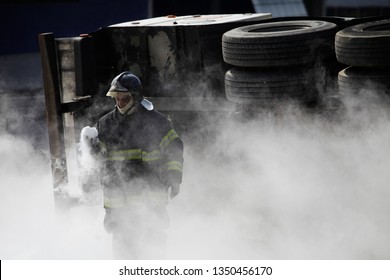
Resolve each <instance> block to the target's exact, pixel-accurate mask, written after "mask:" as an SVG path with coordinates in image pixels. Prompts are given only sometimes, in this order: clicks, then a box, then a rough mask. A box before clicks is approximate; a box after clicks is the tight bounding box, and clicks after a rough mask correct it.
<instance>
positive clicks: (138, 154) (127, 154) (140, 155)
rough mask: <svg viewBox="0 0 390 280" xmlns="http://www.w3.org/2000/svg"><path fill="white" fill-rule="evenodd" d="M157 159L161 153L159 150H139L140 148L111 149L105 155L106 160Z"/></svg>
mask: <svg viewBox="0 0 390 280" xmlns="http://www.w3.org/2000/svg"><path fill="white" fill-rule="evenodd" d="M159 159H161V153H160V151H159V150H154V151H151V152H146V151H141V150H140V149H133V150H121V151H111V152H110V153H109V154H108V156H107V160H112V161H123V160H143V161H155V160H159Z"/></svg>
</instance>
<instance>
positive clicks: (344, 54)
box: [335, 19, 390, 67]
mask: <svg viewBox="0 0 390 280" xmlns="http://www.w3.org/2000/svg"><path fill="white" fill-rule="evenodd" d="M335 50H336V57H337V60H338V61H340V62H341V63H344V64H346V65H351V66H366V67H372V66H390V19H386V20H379V21H372V22H365V23H361V24H357V25H353V26H350V27H347V28H345V29H343V30H341V31H339V32H337V33H336V37H335Z"/></svg>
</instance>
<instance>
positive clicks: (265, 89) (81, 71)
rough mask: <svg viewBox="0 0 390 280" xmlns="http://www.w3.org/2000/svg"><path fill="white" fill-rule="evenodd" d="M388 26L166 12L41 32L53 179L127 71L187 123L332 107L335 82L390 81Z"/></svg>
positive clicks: (62, 173)
mask: <svg viewBox="0 0 390 280" xmlns="http://www.w3.org/2000/svg"><path fill="white" fill-rule="evenodd" d="M356 26H358V27H356ZM389 26H390V22H389V20H388V19H386V18H382V17H377V18H368V19H367V18H363V19H351V18H348V19H347V18H328V17H324V18H308V17H300V18H275V19H274V18H272V16H271V14H269V13H261V14H229V15H194V16H180V17H176V16H166V17H158V18H151V19H145V20H139V21H130V22H124V23H119V24H115V25H111V26H108V27H104V28H101V29H99V30H97V31H94V32H91V33H88V34H81V35H80V36H77V37H71V38H55V37H54V34H52V33H43V34H40V35H39V42H40V50H41V57H42V67H43V76H44V89H45V101H46V112H47V120H48V128H49V143H50V154H51V163H52V171H53V182H54V183H53V184H54V188H55V190H59V189H61V186H64V185H66V184H67V183H68V179H69V177H71V176H70V174H69V172H75V173H77V170H76V171H71V170H70V168H68V166H69V164H67V163H69V162H70V161H73V162H77V149H76V147H77V142H78V137H79V133H80V131H81V129H82V128H83V127H84V126H86V125H91V124H93V123H94V122H95V121H96V120H97V119H98V118H99V117H100V116H101V115H102V114H104V113H105V112H107V111H109V110H111V108H110V105H109V103H108V102H107V101H106V97H105V93H106V91H107V89H108V88H109V85H110V82H111V80H112V78H113V77H114V76H116V75H117V74H118V73H120V72H122V71H131V72H133V73H135V74H136V75H137V76H138V77H140V79H141V81H142V84H143V87H144V91H145V93H144V95H145V96H146V98H147V99H149V100H150V101H152V102H153V104H154V106H155V107H156V108H157V109H158V110H159V111H162V112H164V113H167V114H169V115H170V116H171V118H172V120H173V121H174V122H175V125H177V126H179V127H180V128H179V130H180V129H181V130H183V131H186V130H188V128H189V127H193V126H192V123H191V122H192V120H193V118H197V117H199V116H201V115H202V114H204V113H207V114H210V113H217V114H218V113H222V114H224V113H226V112H232V111H241V112H253V111H256V110H268V109H270V108H273V107H274V106H275V105H276V106H277V105H278V104H279V103H284V102H288V103H294V104H299V105H300V106H301V105H302V106H304V107H307V108H315V109H316V110H329V109H332V110H333V109H334V107H333V105H334V104H339V103H338V102H336V103H334V102H333V101H334V100H335V99H337V97H338V90H337V85H338V83H337V82H339V84H340V86H341V87H343V88H344V89H345V88H346V87H347V89H346V90H356V89H359V88H360V86H356V81H359V82H362V81H364V80H365V79H364V77H367V79H374V80H375V81H379V82H380V83H382V84H383V85H384V87H385V88H388V84H389V82H388V81H389V80H390V79H389V75H388V73H389V71H388V67H390V61H389V60H390V55H389V53H390V51H389V49H390V47H389V45H390V43H389V40H390V39H389V37H390V34H389V30H390V28H389ZM361 49H362V50H363V51H362V52H361V51H360V50H361ZM346 67H348V68H346ZM351 67H352V68H351ZM353 67H355V68H357V67H358V69H354V68H353ZM366 67H369V68H366ZM373 67H380V68H379V69H380V71H379V70H378V71H373V70H372V68H373ZM365 73H368V74H367V76H364V75H365ZM362 76H363V78H362ZM349 85H350V86H349ZM76 165H77V164H76ZM73 166H74V165H73ZM73 177H77V174H73ZM59 197H61V195H60V196H59Z"/></svg>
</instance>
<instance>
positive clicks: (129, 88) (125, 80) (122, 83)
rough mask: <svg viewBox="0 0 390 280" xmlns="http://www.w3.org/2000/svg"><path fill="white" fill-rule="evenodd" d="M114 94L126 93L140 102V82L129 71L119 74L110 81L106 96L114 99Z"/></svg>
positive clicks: (141, 97) (141, 96)
mask: <svg viewBox="0 0 390 280" xmlns="http://www.w3.org/2000/svg"><path fill="white" fill-rule="evenodd" d="M116 92H128V93H130V94H131V95H132V96H133V97H134V98H135V99H136V100H139V101H141V100H142V99H143V95H142V84H141V81H140V80H139V79H138V77H137V76H136V75H134V74H133V73H131V72H129V71H126V72H122V73H120V74H119V75H118V76H116V77H115V78H114V79H113V80H112V82H111V87H110V89H109V90H108V92H107V94H106V95H107V96H111V97H115V93H116Z"/></svg>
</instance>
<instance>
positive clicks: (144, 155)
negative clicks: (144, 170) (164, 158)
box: [142, 150, 161, 161]
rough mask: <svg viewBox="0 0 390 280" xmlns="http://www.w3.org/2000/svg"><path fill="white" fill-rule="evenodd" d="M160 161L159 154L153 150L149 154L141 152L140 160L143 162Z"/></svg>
mask: <svg viewBox="0 0 390 280" xmlns="http://www.w3.org/2000/svg"><path fill="white" fill-rule="evenodd" d="M159 159H161V153H160V151H159V150H154V151H151V152H145V151H142V160H143V161H154V160H159Z"/></svg>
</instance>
